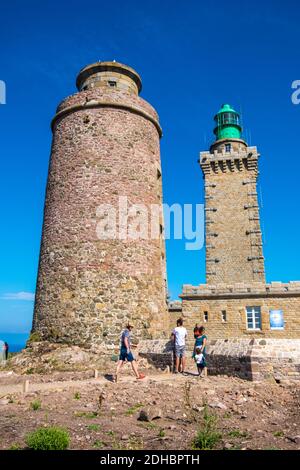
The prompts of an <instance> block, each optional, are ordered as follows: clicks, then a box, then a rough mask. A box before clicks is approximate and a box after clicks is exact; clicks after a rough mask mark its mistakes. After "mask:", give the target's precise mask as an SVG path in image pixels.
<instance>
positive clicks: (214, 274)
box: [200, 104, 265, 285]
mask: <svg viewBox="0 0 300 470" xmlns="http://www.w3.org/2000/svg"><path fill="white" fill-rule="evenodd" d="M215 122H216V127H215V129H214V133H215V135H216V141H215V142H214V143H213V144H212V145H211V147H210V150H209V152H201V154H200V165H201V168H202V171H203V175H204V179H205V228H206V283H207V284H212V285H214V284H219V283H226V284H234V283H237V282H253V281H255V282H265V271H264V258H263V253H262V236H261V229H260V220H259V207H258V200H257V190H256V182H257V175H258V158H259V154H258V152H257V149H256V147H248V146H247V144H246V142H245V141H244V140H242V138H241V133H242V128H241V125H240V119H239V114H238V113H237V112H236V111H235V110H234V109H232V108H231V106H230V105H228V104H225V105H223V106H222V108H221V109H220V111H219V112H218V113H217V115H216V116H215Z"/></svg>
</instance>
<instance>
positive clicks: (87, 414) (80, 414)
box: [75, 411, 98, 419]
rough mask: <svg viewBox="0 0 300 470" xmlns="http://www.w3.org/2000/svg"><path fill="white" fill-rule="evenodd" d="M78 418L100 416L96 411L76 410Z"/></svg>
mask: <svg viewBox="0 0 300 470" xmlns="http://www.w3.org/2000/svg"><path fill="white" fill-rule="evenodd" d="M75 416H76V418H88V419H93V418H97V417H98V413H97V412H96V411H89V412H86V411H76V412H75Z"/></svg>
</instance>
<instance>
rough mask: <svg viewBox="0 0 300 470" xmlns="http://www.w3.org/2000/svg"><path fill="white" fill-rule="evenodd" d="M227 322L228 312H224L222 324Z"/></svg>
mask: <svg viewBox="0 0 300 470" xmlns="http://www.w3.org/2000/svg"><path fill="white" fill-rule="evenodd" d="M226 321H227V315H226V310H222V322H226Z"/></svg>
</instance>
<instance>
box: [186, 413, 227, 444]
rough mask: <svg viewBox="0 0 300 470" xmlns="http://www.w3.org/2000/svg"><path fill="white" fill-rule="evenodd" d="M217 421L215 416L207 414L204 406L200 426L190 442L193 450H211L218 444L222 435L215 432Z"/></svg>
mask: <svg viewBox="0 0 300 470" xmlns="http://www.w3.org/2000/svg"><path fill="white" fill-rule="evenodd" d="M217 419H218V418H217V416H215V415H213V414H209V413H208V409H207V406H205V407H204V412H203V420H202V424H201V426H200V429H199V430H198V432H197V434H196V436H195V437H194V439H193V441H192V448H193V449H194V450H212V449H214V448H215V447H216V445H217V444H218V443H219V442H220V440H221V438H222V434H221V433H220V432H218V430H217Z"/></svg>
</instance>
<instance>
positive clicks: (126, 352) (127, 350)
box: [114, 323, 145, 382]
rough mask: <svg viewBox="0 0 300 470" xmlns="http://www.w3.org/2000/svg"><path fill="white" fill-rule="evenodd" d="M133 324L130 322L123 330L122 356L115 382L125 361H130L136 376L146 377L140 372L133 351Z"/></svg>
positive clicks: (139, 377)
mask: <svg viewBox="0 0 300 470" xmlns="http://www.w3.org/2000/svg"><path fill="white" fill-rule="evenodd" d="M132 328H133V326H132V325H130V323H128V324H127V325H126V328H125V329H124V330H123V331H122V334H121V348H120V356H119V361H118V364H117V370H116V375H115V377H114V382H117V381H118V376H119V373H120V370H121V367H122V365H123V364H124V362H126V361H127V362H130V364H131V367H132V370H133V372H134V375H135V376H136V378H137V380H141V379H144V378H145V375H144V374H141V373H139V371H138V368H137V364H136V360H135V359H134V356H133V354H132V352H131V331H132Z"/></svg>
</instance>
